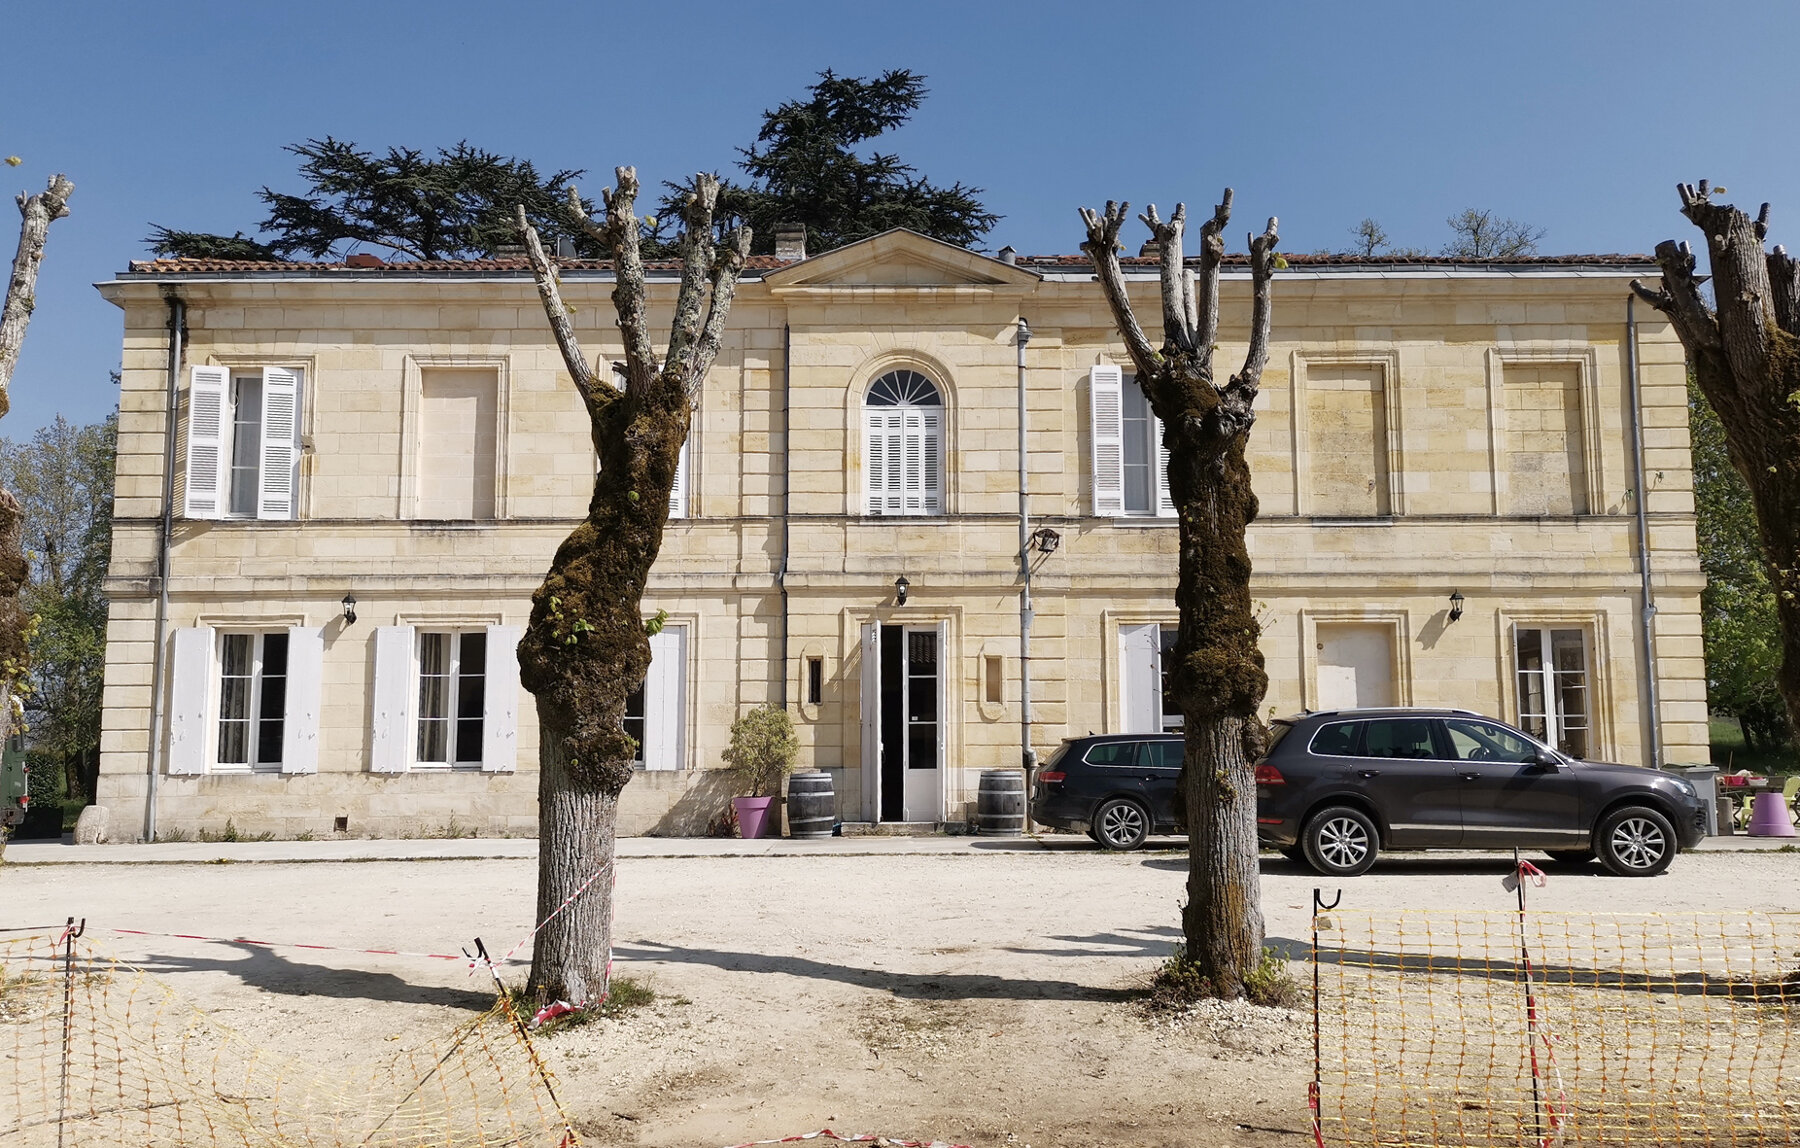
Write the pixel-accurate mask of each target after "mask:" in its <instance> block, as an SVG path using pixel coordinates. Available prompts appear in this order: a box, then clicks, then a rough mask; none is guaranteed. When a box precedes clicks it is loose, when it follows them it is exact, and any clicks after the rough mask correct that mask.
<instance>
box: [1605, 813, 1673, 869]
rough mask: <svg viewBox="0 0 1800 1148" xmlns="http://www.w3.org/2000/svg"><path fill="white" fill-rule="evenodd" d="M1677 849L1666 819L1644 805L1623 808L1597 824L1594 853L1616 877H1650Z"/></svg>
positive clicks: (1668, 860)
mask: <svg viewBox="0 0 1800 1148" xmlns="http://www.w3.org/2000/svg"><path fill="white" fill-rule="evenodd" d="M1679 848H1680V846H1679V845H1678V844H1677V843H1676V840H1675V827H1674V826H1673V825H1671V824H1669V819H1668V818H1667V817H1664V816H1663V815H1662V814H1661V813H1659V812H1657V811H1656V810H1654V809H1651V808H1650V807H1649V806H1647V805H1627V806H1625V807H1624V808H1623V809H1615V810H1613V811H1612V812H1611V813H1608V814H1607V815H1606V816H1605V817H1604V818H1602V819H1601V820H1600V826H1599V828H1597V829H1595V830H1594V849H1595V852H1597V853H1598V854H1599V856H1600V863H1601V864H1602V865H1605V866H1606V868H1607V869H1608V870H1609V871H1610V872H1611V873H1612V874H1613V875H1614V876H1617V877H1654V876H1656V875H1657V874H1658V873H1661V872H1662V871H1663V870H1665V869H1667V868H1668V867H1669V863H1670V862H1671V861H1673V860H1675V852H1676V850H1677V849H1679Z"/></svg>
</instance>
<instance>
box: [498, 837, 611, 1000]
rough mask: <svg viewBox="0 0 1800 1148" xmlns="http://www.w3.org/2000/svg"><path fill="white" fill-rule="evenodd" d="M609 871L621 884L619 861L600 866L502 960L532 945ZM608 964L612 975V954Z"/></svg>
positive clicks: (508, 959) (607, 955)
mask: <svg viewBox="0 0 1800 1148" xmlns="http://www.w3.org/2000/svg"><path fill="white" fill-rule="evenodd" d="M608 870H612V871H613V885H614V886H615V887H616V886H617V885H618V883H619V874H618V859H617V858H614V859H613V860H612V861H611V862H609V863H607V864H605V865H602V866H600V868H598V869H596V870H594V873H593V876H591V877H589V878H588V879H587V880H585V881H583V882H582V883H581V886H580V887H579V888H577V889H576V890H575V891H574V892H573V893H570V894H569V895H568V896H567V897H565V898H563V903H562V904H560V905H558V906H557V907H556V908H554V909H552V910H551V911H550V915H549V916H548V917H545V918H544V919H543V920H541V921H539V922H538V923H537V927H536V928H534V929H532V930H531V932H529V933H526V934H525V936H524V937H523V938H522V939H521V940H520V941H519V943H518V944H516V945H514V946H513V947H512V948H510V949H508V950H506V955H505V956H504V957H501V958H500V959H501V960H502V961H510V960H512V957H513V954H514V953H516V952H518V951H519V950H520V949H522V948H524V947H525V946H526V945H528V944H530V943H531V941H532V939H533V938H535V937H536V936H537V935H538V934H539V933H541V932H543V931H544V926H546V925H548V924H549V923H550V922H551V921H554V920H556V918H558V917H560V916H562V913H563V910H564V909H567V908H568V907H569V906H570V905H573V904H574V903H575V902H577V901H579V900H581V895H582V894H583V893H586V892H587V891H588V886H589V885H592V884H593V883H594V882H595V881H598V880H599V879H600V875H601V874H602V873H605V872H607V871H608ZM606 962H607V963H606V968H607V972H608V973H611V972H612V954H611V953H608V954H606Z"/></svg>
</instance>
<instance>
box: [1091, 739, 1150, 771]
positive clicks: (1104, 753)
mask: <svg viewBox="0 0 1800 1148" xmlns="http://www.w3.org/2000/svg"><path fill="white" fill-rule="evenodd" d="M1138 744H1139V743H1137V742H1135V741H1102V742H1097V743H1095V744H1094V745H1090V746H1088V751H1087V754H1086V756H1084V757H1083V758H1082V760H1083V761H1085V762H1087V763H1088V764H1089V765H1136V764H1137V751H1138Z"/></svg>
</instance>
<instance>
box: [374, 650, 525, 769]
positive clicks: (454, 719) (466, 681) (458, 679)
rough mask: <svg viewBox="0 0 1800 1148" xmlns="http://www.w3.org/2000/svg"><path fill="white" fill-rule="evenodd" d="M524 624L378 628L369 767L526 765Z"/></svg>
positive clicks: (466, 767)
mask: <svg viewBox="0 0 1800 1148" xmlns="http://www.w3.org/2000/svg"><path fill="white" fill-rule="evenodd" d="M523 633H524V629H523V627H520V626H501V625H491V626H448V625H439V626H430V627H416V626H409V625H399V626H377V627H376V628H375V690H374V698H373V714H372V720H371V730H370V739H369V769H370V771H371V772H374V773H405V772H407V771H408V770H413V769H422V770H430V769H467V770H475V769H479V770H481V771H483V772H485V773H510V772H511V771H513V770H514V769H516V768H517V766H518V727H519V659H518V647H519V638H520V636H521V634H523Z"/></svg>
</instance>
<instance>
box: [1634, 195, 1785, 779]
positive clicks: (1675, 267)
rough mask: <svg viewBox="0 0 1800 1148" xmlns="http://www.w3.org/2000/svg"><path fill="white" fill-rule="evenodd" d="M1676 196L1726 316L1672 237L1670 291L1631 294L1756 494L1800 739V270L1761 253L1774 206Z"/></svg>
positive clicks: (1776, 253) (1665, 282) (1667, 262)
mask: <svg viewBox="0 0 1800 1148" xmlns="http://www.w3.org/2000/svg"><path fill="white" fill-rule="evenodd" d="M1678 191H1679V192H1680V195H1681V203H1682V207H1681V211H1682V214H1683V215H1686V216H1687V217H1688V219H1689V220H1691V221H1692V222H1693V224H1694V225H1695V226H1696V227H1698V228H1699V229H1700V232H1701V234H1703V235H1705V236H1706V245H1707V253H1708V256H1709V261H1710V263H1711V269H1712V281H1713V298H1714V300H1715V301H1716V302H1717V308H1716V310H1715V309H1714V308H1713V307H1711V306H1709V305H1708V304H1707V301H1706V299H1705V297H1704V296H1703V295H1702V294H1701V291H1700V285H1701V284H1702V283H1703V282H1705V279H1704V277H1701V276H1698V275H1696V274H1695V266H1696V264H1695V259H1694V254H1693V251H1692V250H1691V249H1690V248H1689V246H1688V245H1687V244H1686V243H1676V242H1675V241H1674V240H1665V241H1663V242H1662V243H1659V244H1657V246H1656V261H1657V262H1658V263H1659V264H1660V265H1661V266H1662V272H1663V278H1662V286H1661V288H1660V289H1654V290H1653V289H1651V288H1649V287H1646V286H1645V285H1644V284H1642V283H1638V282H1633V283H1632V288H1633V289H1634V290H1636V291H1637V293H1638V294H1639V295H1640V296H1642V297H1643V298H1644V299H1646V300H1648V301H1649V302H1650V304H1651V305H1652V306H1654V307H1656V308H1657V309H1658V310H1659V311H1662V312H1663V313H1664V314H1665V315H1667V316H1668V317H1669V321H1670V323H1671V325H1673V326H1674V328H1675V333H1676V335H1678V336H1679V337H1680V339H1681V342H1682V345H1683V347H1685V348H1686V350H1687V355H1688V361H1689V362H1690V364H1691V365H1692V366H1693V369H1694V378H1695V381H1697V382H1698V383H1699V384H1700V389H1701V391H1702V392H1704V393H1705V395H1706V401H1707V402H1708V403H1710V404H1712V408H1713V410H1714V411H1715V412H1716V413H1717V414H1718V416H1719V424H1720V426H1721V427H1723V429H1724V431H1725V446H1726V449H1727V451H1728V452H1729V453H1730V455H1731V462H1732V465H1733V466H1735V467H1736V468H1737V470H1738V473H1739V474H1741V475H1743V477H1744V483H1745V485H1747V486H1748V487H1749V488H1750V502H1751V505H1752V506H1753V507H1754V508H1755V510H1756V521H1757V526H1758V531H1759V533H1760V536H1761V537H1760V541H1761V543H1762V552H1763V561H1764V562H1765V563H1766V564H1767V569H1768V572H1769V584H1770V586H1771V588H1772V589H1773V590H1774V592H1775V614H1776V619H1777V621H1778V622H1779V623H1780V626H1781V650H1782V662H1781V670H1780V673H1779V674H1778V676H1777V682H1776V684H1777V686H1778V688H1779V689H1780V690H1781V696H1782V700H1783V702H1784V703H1785V704H1786V706H1787V714H1788V724H1789V728H1790V729H1793V730H1795V731H1797V736H1800V268H1797V267H1796V264H1795V260H1794V259H1793V257H1792V256H1790V255H1788V253H1787V251H1786V249H1785V248H1782V247H1779V246H1778V247H1776V248H1775V249H1774V250H1773V251H1767V252H1765V251H1764V250H1763V241H1764V240H1765V239H1766V238H1767V236H1768V228H1769V205H1768V204H1766V203H1765V204H1763V205H1762V210H1761V211H1760V212H1759V213H1758V215H1757V217H1756V218H1755V219H1754V220H1752V219H1751V218H1750V217H1749V216H1747V215H1745V214H1744V213H1743V212H1741V211H1739V210H1738V209H1737V208H1735V207H1733V206H1731V205H1730V204H1723V203H1714V202H1712V198H1711V197H1712V192H1711V191H1710V190H1709V188H1708V187H1707V183H1706V181H1705V180H1701V181H1700V184H1699V186H1698V187H1697V188H1696V187H1695V186H1693V185H1691V184H1681V185H1679V186H1678ZM1746 744H1748V727H1747V726H1746Z"/></svg>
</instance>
